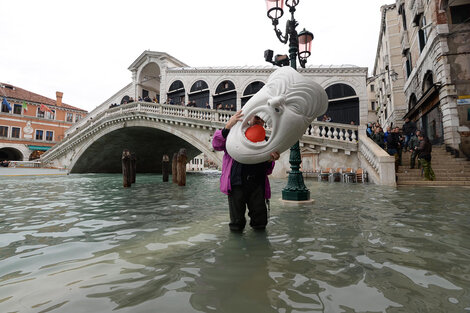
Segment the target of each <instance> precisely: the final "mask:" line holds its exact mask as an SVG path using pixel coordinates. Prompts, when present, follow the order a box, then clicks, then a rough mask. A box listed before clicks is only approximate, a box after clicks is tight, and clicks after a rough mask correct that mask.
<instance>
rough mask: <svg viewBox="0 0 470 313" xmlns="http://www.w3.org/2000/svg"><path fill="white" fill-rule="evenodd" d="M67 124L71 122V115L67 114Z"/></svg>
mask: <svg viewBox="0 0 470 313" xmlns="http://www.w3.org/2000/svg"><path fill="white" fill-rule="evenodd" d="M67 122H73V113H70V112H68V113H67Z"/></svg>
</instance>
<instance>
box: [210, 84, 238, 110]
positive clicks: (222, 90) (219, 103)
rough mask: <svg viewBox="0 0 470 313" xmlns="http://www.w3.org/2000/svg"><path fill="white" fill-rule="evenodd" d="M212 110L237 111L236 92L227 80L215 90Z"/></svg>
mask: <svg viewBox="0 0 470 313" xmlns="http://www.w3.org/2000/svg"><path fill="white" fill-rule="evenodd" d="M213 101H214V109H216V108H217V109H223V110H231V111H236V110H237V91H236V90H235V85H234V83H232V82H231V81H229V80H224V81H223V82H221V83H220V84H219V85H218V86H217V88H216V89H215V95H214V97H213Z"/></svg>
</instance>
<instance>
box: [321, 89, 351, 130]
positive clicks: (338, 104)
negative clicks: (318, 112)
mask: <svg viewBox="0 0 470 313" xmlns="http://www.w3.org/2000/svg"><path fill="white" fill-rule="evenodd" d="M325 91H326V93H327V95H328V110H327V111H326V113H325V114H326V115H328V116H329V117H331V119H332V122H334V123H342V124H350V123H351V122H354V123H355V125H359V95H358V94H357V92H356V90H355V89H354V87H353V86H351V85H350V84H348V83H345V82H334V83H332V84H330V85H329V86H328V87H326V88H325ZM319 120H321V117H319Z"/></svg>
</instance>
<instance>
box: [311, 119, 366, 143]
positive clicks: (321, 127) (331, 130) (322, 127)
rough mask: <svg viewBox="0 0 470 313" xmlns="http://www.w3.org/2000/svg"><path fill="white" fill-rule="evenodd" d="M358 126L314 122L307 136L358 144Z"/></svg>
mask: <svg viewBox="0 0 470 313" xmlns="http://www.w3.org/2000/svg"><path fill="white" fill-rule="evenodd" d="M357 131H358V127H357V125H349V124H339V123H331V122H313V123H312V124H311V127H309V128H307V130H306V131H305V135H307V136H312V137H314V138H323V139H329V140H333V141H338V142H347V143H357V139H358V138H357Z"/></svg>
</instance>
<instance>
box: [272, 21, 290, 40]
mask: <svg viewBox="0 0 470 313" xmlns="http://www.w3.org/2000/svg"><path fill="white" fill-rule="evenodd" d="M287 24H289V23H287ZM273 25H274V32H275V33H276V36H277V38H278V39H279V41H280V42H282V43H283V44H285V43H287V41H288V40H289V33H288V28H289V25H286V34H285V35H283V34H282V31H281V30H280V29H278V28H277V23H274V22H273Z"/></svg>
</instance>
